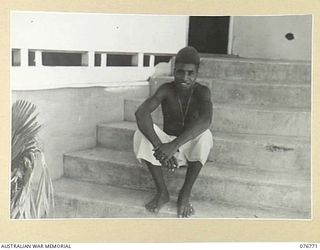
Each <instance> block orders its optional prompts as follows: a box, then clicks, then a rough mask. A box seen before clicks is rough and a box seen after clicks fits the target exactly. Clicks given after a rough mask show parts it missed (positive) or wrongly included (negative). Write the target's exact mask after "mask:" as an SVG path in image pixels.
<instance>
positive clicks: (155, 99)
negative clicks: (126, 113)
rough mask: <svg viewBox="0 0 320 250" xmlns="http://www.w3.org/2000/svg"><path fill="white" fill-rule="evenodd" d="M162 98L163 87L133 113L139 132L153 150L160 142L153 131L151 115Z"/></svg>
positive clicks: (163, 95)
mask: <svg viewBox="0 0 320 250" xmlns="http://www.w3.org/2000/svg"><path fill="white" fill-rule="evenodd" d="M164 98H165V87H164V86H163V85H162V86H160V87H159V89H158V90H157V91H156V93H155V94H154V95H153V96H151V97H149V98H148V99H147V100H145V101H144V102H143V103H142V104H141V105H140V106H139V108H138V109H137V111H136V112H135V116H136V121H137V125H138V128H139V130H140V131H141V133H142V134H143V135H144V136H145V137H146V138H147V139H148V140H149V141H150V142H151V144H152V145H153V147H154V148H156V147H158V146H159V145H160V144H161V140H160V139H159V137H158V136H157V134H156V132H155V131H154V128H153V121H152V117H151V113H152V112H153V111H154V110H155V109H156V108H157V107H159V105H160V104H161V101H162V100H163V99H164Z"/></svg>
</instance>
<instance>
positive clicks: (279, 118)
mask: <svg viewBox="0 0 320 250" xmlns="http://www.w3.org/2000/svg"><path fill="white" fill-rule="evenodd" d="M142 101H143V100H141V99H130V100H125V104H124V108H125V110H124V120H125V121H135V116H134V113H135V111H136V110H137V108H138V107H139V105H140V104H141V103H142ZM152 117H153V119H154V122H155V123H157V124H161V123H162V112H161V109H160V107H159V108H158V109H157V110H155V111H154V112H153V115H152ZM211 129H212V130H213V131H220V132H230V133H248V134H265V135H283V136H305V137H310V129H311V114H310V111H308V110H305V109H303V108H278V107H254V106H251V105H225V104H213V122H212V125H211Z"/></svg>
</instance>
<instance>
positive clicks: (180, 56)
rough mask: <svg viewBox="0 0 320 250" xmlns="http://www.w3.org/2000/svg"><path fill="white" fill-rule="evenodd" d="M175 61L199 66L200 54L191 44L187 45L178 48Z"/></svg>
mask: <svg viewBox="0 0 320 250" xmlns="http://www.w3.org/2000/svg"><path fill="white" fill-rule="evenodd" d="M175 63H184V64H195V65H197V66H199V64H200V56H199V53H198V51H197V50H196V49H195V48H194V47H191V46H187V47H184V48H182V49H181V50H179V52H178V53H177V55H176V59H175Z"/></svg>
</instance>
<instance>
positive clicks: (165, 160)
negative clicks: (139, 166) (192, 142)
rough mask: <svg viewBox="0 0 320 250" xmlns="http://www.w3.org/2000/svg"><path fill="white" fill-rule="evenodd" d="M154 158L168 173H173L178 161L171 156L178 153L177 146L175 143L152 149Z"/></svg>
mask: <svg viewBox="0 0 320 250" xmlns="http://www.w3.org/2000/svg"><path fill="white" fill-rule="evenodd" d="M154 151H155V152H154V154H153V155H154V157H155V158H156V159H157V160H158V161H160V162H161V164H162V165H164V166H166V167H167V168H168V169H169V171H170V170H171V171H174V169H175V168H177V167H178V161H177V159H176V158H175V157H174V156H173V155H174V154H175V153H176V152H177V151H178V146H177V145H176V144H175V143H172V142H169V143H163V144H160V145H159V146H157V147H156V148H155V149H154Z"/></svg>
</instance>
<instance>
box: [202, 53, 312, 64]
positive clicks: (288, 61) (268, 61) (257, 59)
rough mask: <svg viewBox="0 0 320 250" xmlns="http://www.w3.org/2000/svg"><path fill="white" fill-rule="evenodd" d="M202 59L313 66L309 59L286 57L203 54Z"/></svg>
mask: <svg viewBox="0 0 320 250" xmlns="http://www.w3.org/2000/svg"><path fill="white" fill-rule="evenodd" d="M201 59H202V60H205V61H234V62H247V63H265V64H278V65H307V66H311V61H309V60H286V59H266V58H244V57H229V56H226V57H223V56H214V55H212V56H203V57H201Z"/></svg>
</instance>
